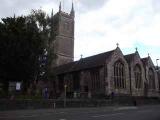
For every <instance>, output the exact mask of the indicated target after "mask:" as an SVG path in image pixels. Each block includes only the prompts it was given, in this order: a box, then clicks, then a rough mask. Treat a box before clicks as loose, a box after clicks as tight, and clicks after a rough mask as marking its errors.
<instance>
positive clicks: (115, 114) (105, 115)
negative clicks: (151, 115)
mask: <svg viewBox="0 0 160 120" xmlns="http://www.w3.org/2000/svg"><path fill="white" fill-rule="evenodd" d="M123 114H124V113H114V114H103V115H95V116H92V117H95V118H97V117H107V116H117V115H123Z"/></svg>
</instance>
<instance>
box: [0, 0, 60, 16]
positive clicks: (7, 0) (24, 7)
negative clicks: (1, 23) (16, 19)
mask: <svg viewBox="0 0 160 120" xmlns="http://www.w3.org/2000/svg"><path fill="white" fill-rule="evenodd" d="M58 1H59V0H0V2H1V4H0V18H1V17H7V16H13V14H14V13H15V14H16V15H21V14H24V13H28V12H29V11H30V10H31V9H38V8H40V7H41V6H43V5H45V4H57V3H58Z"/></svg>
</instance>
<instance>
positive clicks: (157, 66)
mask: <svg viewBox="0 0 160 120" xmlns="http://www.w3.org/2000/svg"><path fill="white" fill-rule="evenodd" d="M158 60H159V59H156V63H157V70H159V68H158Z"/></svg>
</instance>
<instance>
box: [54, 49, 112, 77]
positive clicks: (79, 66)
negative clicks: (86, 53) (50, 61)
mask: <svg viewBox="0 0 160 120" xmlns="http://www.w3.org/2000/svg"><path fill="white" fill-rule="evenodd" d="M113 52H114V50H112V51H108V52H105V53H101V54H97V55H94V56H90V57H86V58H82V59H80V60H79V61H75V62H71V63H68V64H64V65H61V66H58V67H55V68H54V71H55V73H56V74H62V73H67V72H73V71H79V70H84V69H89V68H94V67H99V66H102V65H103V64H104V63H105V61H106V60H108V59H109V58H110V56H111V55H112V53H113Z"/></svg>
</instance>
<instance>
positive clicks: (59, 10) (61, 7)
mask: <svg viewBox="0 0 160 120" xmlns="http://www.w3.org/2000/svg"><path fill="white" fill-rule="evenodd" d="M61 8H62V7H61V1H60V3H59V12H61Z"/></svg>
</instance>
